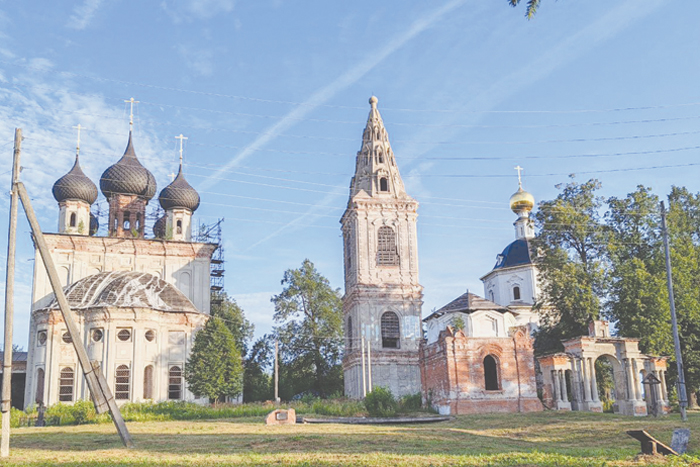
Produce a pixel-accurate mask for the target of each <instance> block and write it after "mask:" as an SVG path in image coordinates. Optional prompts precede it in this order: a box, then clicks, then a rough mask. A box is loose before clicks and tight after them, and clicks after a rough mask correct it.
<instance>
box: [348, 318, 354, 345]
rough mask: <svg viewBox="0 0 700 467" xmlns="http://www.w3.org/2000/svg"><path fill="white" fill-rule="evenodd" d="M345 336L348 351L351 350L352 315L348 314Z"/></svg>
mask: <svg viewBox="0 0 700 467" xmlns="http://www.w3.org/2000/svg"><path fill="white" fill-rule="evenodd" d="M347 336H348V351H350V350H352V344H353V342H352V316H348V329H347Z"/></svg>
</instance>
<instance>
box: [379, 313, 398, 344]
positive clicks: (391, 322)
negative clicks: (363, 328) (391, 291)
mask: <svg viewBox="0 0 700 467" xmlns="http://www.w3.org/2000/svg"><path fill="white" fill-rule="evenodd" d="M400 338H401V331H400V329H399V317H398V316H396V313H394V312H393V311H387V312H386V313H384V314H383V315H382V347H383V348H385V349H398V348H399V343H400Z"/></svg>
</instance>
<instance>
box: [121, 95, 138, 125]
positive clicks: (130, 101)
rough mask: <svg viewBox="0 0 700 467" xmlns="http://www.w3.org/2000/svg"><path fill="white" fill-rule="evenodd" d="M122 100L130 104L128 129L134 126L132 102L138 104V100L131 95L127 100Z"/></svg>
mask: <svg viewBox="0 0 700 467" xmlns="http://www.w3.org/2000/svg"><path fill="white" fill-rule="evenodd" d="M124 102H126V103H127V104H131V111H130V112H129V129H131V128H132V127H133V126H134V104H138V103H139V101H135V100H134V98H133V97H132V98H131V99H129V100H128V101H124Z"/></svg>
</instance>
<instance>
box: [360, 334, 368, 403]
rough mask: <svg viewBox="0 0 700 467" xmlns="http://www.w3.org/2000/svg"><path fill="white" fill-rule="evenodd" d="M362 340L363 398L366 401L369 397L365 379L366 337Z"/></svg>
mask: <svg viewBox="0 0 700 467" xmlns="http://www.w3.org/2000/svg"><path fill="white" fill-rule="evenodd" d="M361 339H362V340H361V341H360V342H361V344H360V351H361V353H362V398H363V399H364V398H365V397H366V396H367V380H366V379H365V372H366V370H365V338H364V336H363V337H362V338H361Z"/></svg>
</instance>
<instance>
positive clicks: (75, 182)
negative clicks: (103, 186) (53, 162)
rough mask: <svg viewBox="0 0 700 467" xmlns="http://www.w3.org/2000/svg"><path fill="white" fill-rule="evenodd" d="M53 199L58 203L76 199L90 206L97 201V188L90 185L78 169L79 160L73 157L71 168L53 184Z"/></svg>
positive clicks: (92, 184)
mask: <svg viewBox="0 0 700 467" xmlns="http://www.w3.org/2000/svg"><path fill="white" fill-rule="evenodd" d="M51 191H52V192H53V197H54V198H56V201H58V202H59V203H60V202H62V201H66V200H68V199H77V200H80V201H85V202H86V203H88V204H92V203H94V202H95V200H96V199H97V186H95V184H94V183H92V180H90V179H89V178H88V177H87V176H86V175H85V173H84V172H83V169H81V168H80V160H79V159H78V156H77V155H76V156H75V163H74V164H73V168H72V169H70V171H69V172H68V173H67V174H65V175H64V176H63V177H61V178H59V179H58V180H56V183H54V184H53V189H52V190H51Z"/></svg>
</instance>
